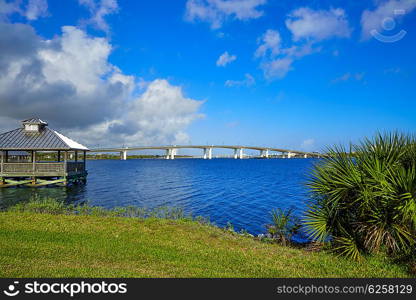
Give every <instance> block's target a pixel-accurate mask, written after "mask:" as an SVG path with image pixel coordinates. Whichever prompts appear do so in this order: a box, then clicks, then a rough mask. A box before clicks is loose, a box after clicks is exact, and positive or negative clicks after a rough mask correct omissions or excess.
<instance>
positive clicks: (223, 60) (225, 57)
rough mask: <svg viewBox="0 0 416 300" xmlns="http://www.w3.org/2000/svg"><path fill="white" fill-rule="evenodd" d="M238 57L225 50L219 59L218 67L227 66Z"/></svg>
mask: <svg viewBox="0 0 416 300" xmlns="http://www.w3.org/2000/svg"><path fill="white" fill-rule="evenodd" d="M236 59H237V56H235V55H230V54H229V53H228V52H227V51H225V52H224V53H223V54H221V55H220V57H218V59H217V62H216V64H217V66H218V67H225V66H226V65H228V64H229V63H231V62H233V61H235V60H236Z"/></svg>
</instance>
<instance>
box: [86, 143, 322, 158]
mask: <svg viewBox="0 0 416 300" xmlns="http://www.w3.org/2000/svg"><path fill="white" fill-rule="evenodd" d="M179 149H201V150H203V155H202V156H201V157H202V158H203V159H212V151H213V149H231V150H234V155H233V157H234V158H235V159H243V158H244V150H257V151H259V156H257V157H261V158H270V157H273V155H272V154H271V153H276V154H278V153H280V156H279V157H281V158H293V157H302V158H309V157H318V158H319V157H321V156H322V154H320V153H317V152H305V151H298V150H288V149H280V148H273V147H253V146H239V145H228V146H227V145H182V146H178V145H171V146H142V147H124V148H101V149H91V150H90V152H94V153H100V152H101V153H109V152H118V153H120V159H121V160H126V159H127V152H128V151H140V150H164V151H165V152H166V155H165V158H166V159H175V156H176V155H177V154H178V150H179ZM276 154H275V155H274V157H276Z"/></svg>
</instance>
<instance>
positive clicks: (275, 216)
mask: <svg viewBox="0 0 416 300" xmlns="http://www.w3.org/2000/svg"><path fill="white" fill-rule="evenodd" d="M292 213H293V210H292V209H289V210H282V209H280V208H277V209H274V210H272V212H271V216H272V221H273V223H272V224H271V225H269V226H268V231H269V233H270V234H271V235H272V238H273V239H275V240H276V241H277V242H279V243H281V244H282V245H284V246H286V245H287V244H289V243H290V242H291V240H292V237H293V235H294V234H296V233H297V232H298V230H299V228H300V226H301V225H300V222H299V220H298V218H296V217H295V216H293V214H292Z"/></svg>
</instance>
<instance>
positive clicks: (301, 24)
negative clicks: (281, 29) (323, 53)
mask: <svg viewBox="0 0 416 300" xmlns="http://www.w3.org/2000/svg"><path fill="white" fill-rule="evenodd" d="M286 26H287V28H288V29H289V30H290V31H291V33H292V35H293V40H294V41H299V40H301V39H313V40H315V41H321V40H324V39H328V38H332V37H349V36H350V34H351V29H350V28H349V24H348V20H347V18H346V14H345V11H344V10H343V9H341V8H335V9H330V10H312V9H310V8H307V7H302V8H298V9H296V10H294V11H293V12H292V13H290V14H289V19H287V20H286Z"/></svg>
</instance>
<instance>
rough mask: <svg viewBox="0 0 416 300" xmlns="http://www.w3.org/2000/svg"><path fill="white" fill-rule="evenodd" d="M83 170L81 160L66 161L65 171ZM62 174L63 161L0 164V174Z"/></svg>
mask: <svg viewBox="0 0 416 300" xmlns="http://www.w3.org/2000/svg"><path fill="white" fill-rule="evenodd" d="M83 171H85V165H84V163H83V162H67V164H66V172H67V173H73V172H83ZM1 173H3V174H27V175H36V174H62V175H63V174H64V173H65V163H64V162H55V163H49V162H47V163H44V162H42V163H35V164H33V163H3V164H2V165H0V174H1Z"/></svg>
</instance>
